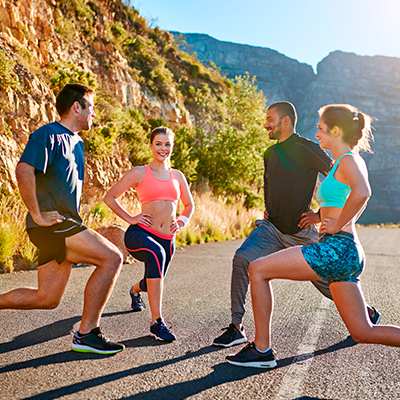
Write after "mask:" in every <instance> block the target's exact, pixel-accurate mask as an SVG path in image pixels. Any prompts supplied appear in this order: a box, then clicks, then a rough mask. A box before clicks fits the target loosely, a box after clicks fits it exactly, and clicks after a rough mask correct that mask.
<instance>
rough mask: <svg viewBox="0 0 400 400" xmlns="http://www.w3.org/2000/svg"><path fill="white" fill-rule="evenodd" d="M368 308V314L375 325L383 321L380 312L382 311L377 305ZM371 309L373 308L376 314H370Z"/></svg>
mask: <svg viewBox="0 0 400 400" xmlns="http://www.w3.org/2000/svg"><path fill="white" fill-rule="evenodd" d="M367 308H368V316H369V319H370V320H371V322H372V323H373V324H374V325H378V324H379V322H380V321H381V314H380V312H379V311H378V310H377V309H376V308H375V307H367ZM370 310H373V311H374V315H371V314H370Z"/></svg>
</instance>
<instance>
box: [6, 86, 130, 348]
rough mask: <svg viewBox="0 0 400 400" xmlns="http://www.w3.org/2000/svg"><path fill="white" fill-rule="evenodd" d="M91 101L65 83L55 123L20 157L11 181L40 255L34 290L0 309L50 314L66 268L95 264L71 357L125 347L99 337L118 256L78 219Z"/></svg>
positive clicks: (18, 292)
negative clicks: (75, 353)
mask: <svg viewBox="0 0 400 400" xmlns="http://www.w3.org/2000/svg"><path fill="white" fill-rule="evenodd" d="M94 94H95V93H94V91H93V89H91V88H90V87H88V86H84V85H79V84H67V85H66V86H65V87H64V88H63V89H62V90H61V91H60V93H59V94H58V96H57V99H56V108H57V111H58V113H59V115H60V121H59V122H53V123H51V124H47V125H44V126H43V127H41V128H40V129H38V130H36V131H35V132H33V133H32V134H31V136H30V138H29V141H28V144H27V145H26V148H25V151H24V152H23V154H22V156H21V159H20V161H19V164H18V166H17V169H16V175H17V181H18V186H19V190H20V192H21V197H22V200H23V201H24V203H25V205H26V207H27V209H28V215H27V218H26V230H27V232H28V235H29V238H30V240H31V241H32V243H33V244H34V245H35V246H36V247H38V248H39V266H38V288H37V289H34V288H19V289H13V290H11V291H9V292H7V293H3V294H1V295H0V309H10V308H11V309H20V310H30V309H43V308H47V309H50V308H56V307H57V306H58V304H59V303H60V300H61V297H62V295H63V294H64V290H65V287H66V285H67V282H68V279H69V276H70V273H71V267H72V263H84V264H90V265H94V266H95V267H96V269H95V270H94V272H93V273H92V275H91V276H90V278H89V280H88V282H87V284H86V288H85V296H84V304H83V313H82V320H81V324H80V327H79V331H78V332H76V333H75V335H74V338H73V342H72V350H75V351H80V352H91V353H101V354H114V353H117V352H119V351H121V350H123V349H124V345H122V344H119V343H113V342H111V341H110V340H109V339H108V338H107V337H105V336H104V335H103V334H102V333H101V331H100V328H99V322H100V317H101V313H102V311H103V309H104V306H105V304H106V302H107V300H108V298H109V296H110V294H111V291H112V288H113V286H114V283H115V280H116V278H117V276H118V274H119V271H120V268H121V265H122V255H121V253H120V251H119V250H118V249H117V248H116V247H115V246H114V245H113V244H112V243H110V242H109V241H108V240H106V239H105V238H103V236H101V235H99V234H98V233H96V232H94V231H93V230H91V229H88V228H86V227H85V226H84V225H83V224H82V219H81V217H80V216H79V208H80V200H81V194H82V183H83V176H84V171H85V162H84V158H83V143H82V139H81V138H80V136H79V134H78V133H79V132H80V131H82V130H89V129H90V127H91V125H92V118H93V117H94V116H95V113H94V110H93V108H94V103H93V97H94Z"/></svg>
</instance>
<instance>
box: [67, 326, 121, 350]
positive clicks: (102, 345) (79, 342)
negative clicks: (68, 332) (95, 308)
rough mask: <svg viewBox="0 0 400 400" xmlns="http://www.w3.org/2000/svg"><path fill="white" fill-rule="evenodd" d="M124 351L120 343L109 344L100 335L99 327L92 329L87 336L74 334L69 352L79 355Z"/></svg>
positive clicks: (105, 338) (108, 340)
mask: <svg viewBox="0 0 400 400" xmlns="http://www.w3.org/2000/svg"><path fill="white" fill-rule="evenodd" d="M124 349H125V346H124V345H123V344H120V343H114V342H111V341H110V339H109V338H107V337H106V336H104V335H103V334H102V333H101V330H100V328H99V327H97V328H94V329H92V330H91V331H90V332H89V333H88V334H86V335H81V334H80V333H79V332H75V334H74V338H73V340H72V346H71V350H73V351H79V352H81V353H97V354H115V353H118V352H120V351H122V350H124Z"/></svg>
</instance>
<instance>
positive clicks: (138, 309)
mask: <svg viewBox="0 0 400 400" xmlns="http://www.w3.org/2000/svg"><path fill="white" fill-rule="evenodd" d="M143 310H144V308H133V307H131V311H133V312H139V311H143Z"/></svg>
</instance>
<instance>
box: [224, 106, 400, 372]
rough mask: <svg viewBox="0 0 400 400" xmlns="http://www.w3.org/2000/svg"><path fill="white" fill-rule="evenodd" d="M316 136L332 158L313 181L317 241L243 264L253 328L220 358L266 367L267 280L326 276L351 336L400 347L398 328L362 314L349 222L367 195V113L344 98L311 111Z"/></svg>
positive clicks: (359, 260) (359, 262) (359, 265)
mask: <svg viewBox="0 0 400 400" xmlns="http://www.w3.org/2000/svg"><path fill="white" fill-rule="evenodd" d="M319 115H320V120H319V122H318V125H317V126H318V131H317V134H316V138H317V139H318V140H319V142H320V146H321V148H323V149H326V150H329V151H330V152H331V153H332V154H333V156H334V158H335V160H336V162H335V164H334V166H333V167H332V169H331V171H330V173H329V174H328V176H327V177H326V178H325V180H324V181H323V182H322V184H321V185H320V186H319V188H318V191H317V200H318V201H319V203H320V206H321V208H320V214H321V225H320V242H319V243H317V244H311V245H308V246H301V247H300V246H297V247H293V248H289V249H286V250H282V251H279V252H277V253H275V254H272V255H269V256H267V257H262V258H259V259H257V260H255V261H253V262H252V263H251V264H250V265H249V275H250V283H251V297H252V303H253V313H254V320H255V328H256V334H255V339H254V343H251V344H249V345H248V346H246V347H245V348H244V349H242V350H241V351H240V352H239V353H238V354H236V355H233V356H228V357H227V361H228V362H229V363H231V364H235V365H239V366H252V367H264V368H270V367H269V365H272V364H271V360H270V359H271V357H273V355H272V350H271V332H270V325H271V315H272V309H273V293H272V286H271V281H272V280H273V279H291V280H297V281H314V280H321V279H322V280H326V281H328V282H329V284H330V286H329V288H330V290H331V293H332V297H333V300H334V301H335V304H336V307H337V309H338V311H339V313H340V315H341V317H342V319H343V321H344V323H345V324H346V327H347V329H348V330H349V332H350V334H351V336H352V338H353V339H354V340H355V341H357V342H360V343H377V344H385V345H389V346H397V347H400V327H396V326H377V325H372V323H371V322H370V320H369V318H368V316H367V315H366V313H365V311H364V310H365V302H364V296H363V293H362V290H361V286H360V283H359V278H358V277H359V275H360V274H361V272H362V270H363V266H364V259H365V255H364V251H363V249H362V247H361V244H360V240H359V238H358V235H357V232H356V228H355V224H356V221H357V219H358V217H359V216H360V215H361V213H362V212H363V210H364V209H365V207H366V204H367V201H368V199H369V197H370V196H371V188H370V185H369V181H368V171H367V167H366V164H365V162H364V160H363V159H362V158H361V156H360V155H359V151H360V150H364V151H369V152H372V151H371V148H370V145H369V142H370V139H371V138H372V135H371V117H369V116H368V115H366V114H365V113H362V112H360V111H358V110H357V109H356V108H355V107H353V106H351V105H348V104H332V105H328V106H325V107H322V108H321V109H320V110H319Z"/></svg>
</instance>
